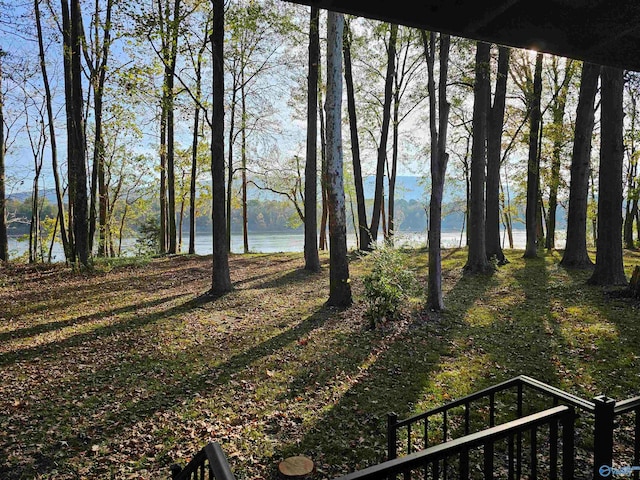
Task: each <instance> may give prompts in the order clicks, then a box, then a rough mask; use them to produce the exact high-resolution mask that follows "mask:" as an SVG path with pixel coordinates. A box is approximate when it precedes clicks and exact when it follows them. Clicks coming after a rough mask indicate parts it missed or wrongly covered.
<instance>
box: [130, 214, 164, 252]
mask: <svg viewBox="0 0 640 480" xmlns="http://www.w3.org/2000/svg"><path fill="white" fill-rule="evenodd" d="M136 251H137V253H138V255H157V254H158V253H160V223H159V222H158V219H157V218H156V217H147V219H146V220H145V221H144V223H143V224H142V225H141V226H140V230H139V231H138V234H137V235H136Z"/></svg>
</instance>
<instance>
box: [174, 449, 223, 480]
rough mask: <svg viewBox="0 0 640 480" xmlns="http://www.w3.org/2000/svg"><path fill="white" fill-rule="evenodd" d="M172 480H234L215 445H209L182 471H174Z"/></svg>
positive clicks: (220, 450) (221, 453)
mask: <svg viewBox="0 0 640 480" xmlns="http://www.w3.org/2000/svg"><path fill="white" fill-rule="evenodd" d="M171 478H172V480H205V479H208V480H213V479H215V480H235V477H234V476H233V473H231V468H230V467H229V462H227V457H226V456H225V454H224V452H223V451H222V448H220V445H218V444H217V443H209V444H207V446H205V447H204V448H203V449H202V450H200V451H199V452H198V453H197V454H196V455H195V456H194V457H193V459H192V460H191V461H190V462H189V463H188V464H187V466H186V467H184V468H183V469H179V467H178V468H177V469H175V470H174V471H173V473H172V475H171Z"/></svg>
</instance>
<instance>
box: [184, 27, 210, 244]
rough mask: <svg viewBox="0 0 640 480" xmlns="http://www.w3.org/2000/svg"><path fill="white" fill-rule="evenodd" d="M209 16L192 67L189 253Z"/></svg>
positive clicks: (192, 241) (192, 237)
mask: <svg viewBox="0 0 640 480" xmlns="http://www.w3.org/2000/svg"><path fill="white" fill-rule="evenodd" d="M210 21H211V18H210V16H207V21H206V22H205V28H204V33H205V34H204V36H203V40H202V43H201V45H200V48H199V49H198V52H197V54H196V56H195V58H194V59H193V60H194V68H195V75H196V79H195V80H196V86H195V94H194V96H195V101H194V104H195V107H194V115H193V140H192V144H191V176H190V185H189V254H190V255H193V254H195V253H196V193H197V192H196V189H197V179H198V145H199V143H200V142H199V139H200V117H201V114H202V110H203V108H202V63H203V61H204V54H205V51H206V48H207V45H208V44H209V38H208V35H209V27H210Z"/></svg>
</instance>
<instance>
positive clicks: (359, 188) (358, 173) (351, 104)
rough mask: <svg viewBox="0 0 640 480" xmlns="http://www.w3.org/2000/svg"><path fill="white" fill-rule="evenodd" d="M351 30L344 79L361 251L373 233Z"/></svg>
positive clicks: (347, 29)
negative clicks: (363, 164)
mask: <svg viewBox="0 0 640 480" xmlns="http://www.w3.org/2000/svg"><path fill="white" fill-rule="evenodd" d="M351 40H352V39H351V28H350V27H349V23H346V24H345V28H344V45H343V48H344V79H345V86H346V87H347V109H348V112H349V132H350V134H351V162H352V164H353V182H354V184H355V190H356V208H357V211H358V241H359V246H358V248H359V249H360V250H363V251H365V250H370V249H371V243H372V238H371V232H370V231H369V225H368V223H367V207H366V204H365V198H364V186H363V180H362V162H361V160H360V139H359V138H358V116H357V109H356V98H355V91H354V87H353V72H352V68H351V64H352V62H351Z"/></svg>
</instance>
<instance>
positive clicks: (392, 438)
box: [387, 412, 398, 460]
mask: <svg viewBox="0 0 640 480" xmlns="http://www.w3.org/2000/svg"><path fill="white" fill-rule="evenodd" d="M396 423H398V415H397V414H395V413H393V412H391V413H389V414H387V453H388V460H393V459H394V458H397V457H398V431H397V429H396Z"/></svg>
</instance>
